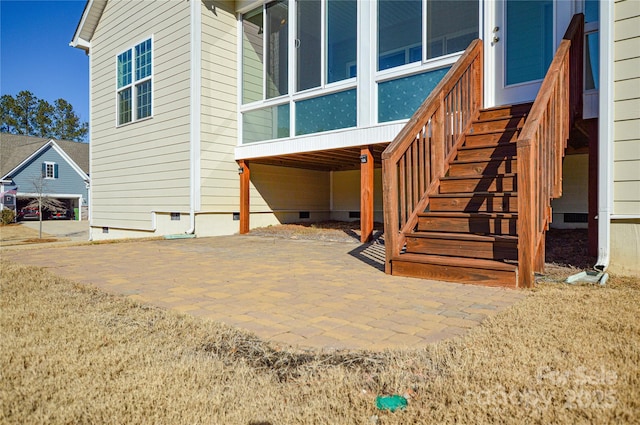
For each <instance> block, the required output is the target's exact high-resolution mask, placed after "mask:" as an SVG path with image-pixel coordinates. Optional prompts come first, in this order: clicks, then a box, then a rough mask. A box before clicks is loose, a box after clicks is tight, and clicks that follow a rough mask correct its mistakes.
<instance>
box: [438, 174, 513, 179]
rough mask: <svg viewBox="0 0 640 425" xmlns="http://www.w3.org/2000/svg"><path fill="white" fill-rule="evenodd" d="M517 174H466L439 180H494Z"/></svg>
mask: <svg viewBox="0 0 640 425" xmlns="http://www.w3.org/2000/svg"><path fill="white" fill-rule="evenodd" d="M517 175H518V174H517V173H501V174H491V175H486V174H468V175H464V176H445V177H442V178H441V179H440V180H467V179H494V178H505V177H507V178H508V177H516V176H517Z"/></svg>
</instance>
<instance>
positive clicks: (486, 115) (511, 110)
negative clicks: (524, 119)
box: [480, 103, 531, 120]
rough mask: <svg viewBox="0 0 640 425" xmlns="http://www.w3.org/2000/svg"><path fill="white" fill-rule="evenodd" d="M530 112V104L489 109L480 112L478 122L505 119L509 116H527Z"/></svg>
mask: <svg viewBox="0 0 640 425" xmlns="http://www.w3.org/2000/svg"><path fill="white" fill-rule="evenodd" d="M530 110H531V104H530V103H527V104H522V105H513V106H506V107H504V108H498V109H490V110H488V111H482V112H480V120H488V119H492V118H500V117H507V116H510V115H520V114H527V113H529V111H530Z"/></svg>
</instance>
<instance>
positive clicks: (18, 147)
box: [0, 133, 89, 177]
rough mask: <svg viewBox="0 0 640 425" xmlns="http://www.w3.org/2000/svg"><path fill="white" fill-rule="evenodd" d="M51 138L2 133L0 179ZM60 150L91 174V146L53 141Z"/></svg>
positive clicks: (0, 141) (68, 141)
mask: <svg viewBox="0 0 640 425" xmlns="http://www.w3.org/2000/svg"><path fill="white" fill-rule="evenodd" d="M49 140H51V139H49V138H42V137H31V136H20V135H16V134H8V133H0V177H1V176H4V175H5V174H7V173H8V172H9V171H11V170H13V169H14V168H15V167H17V166H18V165H20V163H21V162H22V161H24V160H25V159H27V158H28V157H29V156H30V155H31V154H33V153H34V152H35V151H37V150H38V149H40V148H41V147H42V146H44V145H45V144H46V143H47V142H48V141H49ZM53 140H54V141H55V142H56V144H57V145H58V146H60V148H61V149H62V150H63V151H65V153H66V154H67V155H69V157H70V158H71V159H72V160H73V161H74V162H75V163H76V164H77V165H78V167H80V168H81V169H82V171H84V172H85V173H86V174H89V144H88V143H81V142H72V141H70V140H56V139H53Z"/></svg>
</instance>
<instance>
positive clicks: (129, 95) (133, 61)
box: [117, 38, 153, 125]
mask: <svg viewBox="0 0 640 425" xmlns="http://www.w3.org/2000/svg"><path fill="white" fill-rule="evenodd" d="M152 51H153V43H152V40H151V38H149V39H147V40H145V41H143V42H142V43H139V44H136V45H135V46H134V47H132V48H130V49H128V50H125V51H124V52H122V53H120V54H119V55H118V58H117V66H118V70H117V73H118V76H117V105H118V112H117V115H118V125H122V124H127V123H130V122H132V121H138V120H141V119H143V118H148V117H150V116H151V112H152V108H151V105H152V97H153V96H152V89H151V87H152V79H153V72H152V69H153V67H152V56H153V54H152Z"/></svg>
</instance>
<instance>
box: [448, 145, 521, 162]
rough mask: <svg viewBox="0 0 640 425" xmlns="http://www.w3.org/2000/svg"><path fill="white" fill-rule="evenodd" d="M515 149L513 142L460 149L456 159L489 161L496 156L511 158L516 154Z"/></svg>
mask: <svg viewBox="0 0 640 425" xmlns="http://www.w3.org/2000/svg"><path fill="white" fill-rule="evenodd" d="M517 151H518V149H517V146H516V144H515V143H511V144H507V145H499V146H495V147H494V146H492V147H486V148H477V149H460V150H459V151H458V160H459V161H489V160H491V159H496V158H499V159H502V158H511V157H514V156H515V155H516V153H517Z"/></svg>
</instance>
